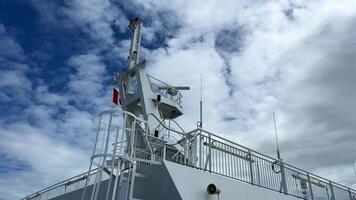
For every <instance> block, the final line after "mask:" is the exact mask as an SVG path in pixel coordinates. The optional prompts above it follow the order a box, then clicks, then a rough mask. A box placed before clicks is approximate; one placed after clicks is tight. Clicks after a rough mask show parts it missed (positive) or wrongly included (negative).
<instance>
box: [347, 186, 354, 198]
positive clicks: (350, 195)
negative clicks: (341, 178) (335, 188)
mask: <svg viewBox="0 0 356 200" xmlns="http://www.w3.org/2000/svg"><path fill="white" fill-rule="evenodd" d="M347 190H348V192H349V197H350V200H353V199H352V194H351V190H350V188H347Z"/></svg>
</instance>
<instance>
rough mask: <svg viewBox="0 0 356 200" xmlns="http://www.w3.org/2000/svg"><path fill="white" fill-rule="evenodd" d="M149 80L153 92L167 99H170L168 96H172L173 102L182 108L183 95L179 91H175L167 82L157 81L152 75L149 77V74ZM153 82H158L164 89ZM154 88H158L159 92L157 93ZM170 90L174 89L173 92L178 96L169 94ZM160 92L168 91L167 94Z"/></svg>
mask: <svg viewBox="0 0 356 200" xmlns="http://www.w3.org/2000/svg"><path fill="white" fill-rule="evenodd" d="M147 78H148V80H149V82H150V87H151V90H152V91H153V92H154V93H156V94H157V93H159V94H160V95H163V96H164V97H166V98H168V95H170V96H171V99H172V100H173V101H175V102H176V103H177V104H178V105H179V106H181V103H182V98H183V95H182V94H181V93H180V92H179V90H177V89H175V88H174V87H173V86H171V85H169V84H168V83H165V82H163V81H161V80H159V79H157V78H154V77H152V76H150V75H148V74H147ZM151 80H154V81H156V82H158V83H160V84H162V85H164V87H160V86H159V85H157V84H155V83H153V81H151ZM152 86H156V87H157V89H158V90H157V91H156V90H154V88H153V87H152ZM169 89H173V90H174V91H175V92H176V95H172V94H169V93H168V90H169ZM160 90H166V92H165V93H163V92H160ZM175 96H176V97H175Z"/></svg>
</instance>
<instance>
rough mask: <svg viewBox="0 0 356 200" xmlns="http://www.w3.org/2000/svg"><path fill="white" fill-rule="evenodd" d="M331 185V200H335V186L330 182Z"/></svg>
mask: <svg viewBox="0 0 356 200" xmlns="http://www.w3.org/2000/svg"><path fill="white" fill-rule="evenodd" d="M329 185H330V191H331V200H335V193H334V188H333V184H332V182H331V181H329Z"/></svg>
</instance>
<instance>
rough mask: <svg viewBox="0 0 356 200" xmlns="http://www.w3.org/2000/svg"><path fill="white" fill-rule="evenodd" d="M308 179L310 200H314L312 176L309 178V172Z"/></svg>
mask: <svg viewBox="0 0 356 200" xmlns="http://www.w3.org/2000/svg"><path fill="white" fill-rule="evenodd" d="M307 178H308V186H309V192H310V198H311V200H314V194H313V188H312V184H311V181H310V176H309V173H308V172H307Z"/></svg>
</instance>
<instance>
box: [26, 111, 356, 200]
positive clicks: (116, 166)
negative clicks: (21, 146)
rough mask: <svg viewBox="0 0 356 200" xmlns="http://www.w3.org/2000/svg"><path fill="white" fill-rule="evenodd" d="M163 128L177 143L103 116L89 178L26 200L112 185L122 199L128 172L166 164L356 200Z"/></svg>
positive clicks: (331, 199)
mask: <svg viewBox="0 0 356 200" xmlns="http://www.w3.org/2000/svg"><path fill="white" fill-rule="evenodd" d="M153 116H154V115H153ZM154 117H155V116H154ZM157 120H158V118H157ZM159 123H160V125H159V126H160V129H165V130H163V132H165V133H166V135H164V137H163V138H164V139H169V138H171V139H172V138H173V139H174V140H175V142H174V143H166V142H165V141H164V140H162V139H159V138H156V137H153V136H150V135H148V134H147V133H148V131H147V129H148V127H147V123H146V122H145V121H144V120H141V119H139V118H137V117H136V116H134V115H133V114H131V113H128V112H125V111H120V110H110V111H105V112H103V113H101V114H100V115H99V126H98V129H97V134H96V139H95V145H94V146H95V148H94V151H93V155H92V157H91V165H90V168H89V170H88V172H87V173H85V174H81V175H78V176H75V177H73V178H71V179H67V180H65V181H62V182H60V183H57V184H55V185H53V186H50V187H47V188H45V189H43V190H41V191H38V192H36V193H34V194H31V195H29V196H27V197H25V198H23V200H25V199H31V200H32V199H36V200H37V199H50V198H53V197H55V196H59V195H62V194H65V193H68V192H70V191H74V190H77V189H80V188H85V189H86V188H87V187H88V186H90V185H91V186H92V188H93V189H91V191H90V195H89V197H90V199H92V200H95V199H97V197H98V196H97V195H98V191H99V189H100V184H101V182H102V181H103V180H108V181H109V184H108V188H106V191H107V195H106V198H108V197H109V196H111V197H112V195H117V193H118V191H116V190H117V185H120V182H119V181H120V180H121V179H120V180H118V177H119V176H120V175H122V174H123V173H129V172H128V170H130V169H132V168H133V167H135V168H136V167H138V168H139V167H144V166H147V165H150V164H160V163H161V160H163V159H164V160H168V161H173V162H177V163H179V164H183V165H186V166H190V167H194V168H197V169H200V170H204V171H206V172H208V173H215V174H219V175H222V176H225V177H229V178H232V179H236V180H239V181H243V182H246V183H249V184H251V185H254V186H258V187H263V188H266V189H269V190H273V191H276V192H281V193H285V194H287V195H292V196H295V197H298V198H301V199H307V200H356V190H353V189H351V188H349V187H346V186H343V185H341V184H338V183H335V182H333V181H330V180H328V179H325V178H322V177H320V176H317V175H315V174H313V173H310V172H307V171H305V170H302V169H299V168H297V167H294V166H292V165H289V164H287V163H284V162H283V161H281V160H277V159H275V158H272V157H270V156H267V155H264V154H261V153H259V152H256V151H254V150H252V149H250V148H247V147H244V146H242V145H239V144H237V143H235V142H233V141H231V140H227V139H225V138H222V137H220V136H218V135H216V134H213V133H211V132H208V131H205V130H203V129H200V128H197V129H195V130H193V131H190V132H184V131H183V130H182V129H181V127H180V126H178V127H177V129H173V128H172V127H169V126H167V125H166V124H165V123H164V122H161V121H159ZM124 127H126V128H124ZM153 148H154V151H153V150H152V149H153ZM94 166H95V167H94ZM93 168H96V169H94V170H92V169H93ZM131 171H132V170H131ZM131 175H132V173H131ZM88 177H89V178H88ZM130 187H131V186H130ZM132 187H133V185H132ZM85 189H84V190H85ZM128 190H131V191H132V190H133V189H132V188H128ZM129 192H130V191H127V193H129ZM85 193H86V191H84V193H83V196H82V197H84V196H85ZM85 199H87V198H85ZM82 200H83V198H82Z"/></svg>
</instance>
